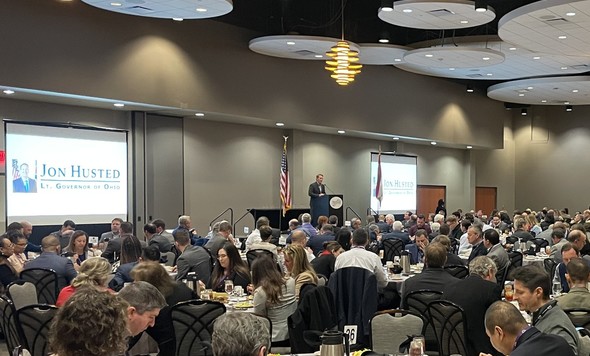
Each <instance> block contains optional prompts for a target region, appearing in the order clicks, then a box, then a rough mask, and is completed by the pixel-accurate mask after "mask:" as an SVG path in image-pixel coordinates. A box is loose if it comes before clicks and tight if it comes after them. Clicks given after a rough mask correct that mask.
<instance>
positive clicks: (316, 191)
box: [307, 182, 326, 199]
mask: <svg viewBox="0 0 590 356" xmlns="http://www.w3.org/2000/svg"><path fill="white" fill-rule="evenodd" d="M307 194H308V195H309V196H310V197H311V198H312V199H313V198H317V197H319V196H320V194H326V186H325V185H323V184H322V190H320V185H319V184H318V182H313V183H311V184H310V185H309V189H308V191H307Z"/></svg>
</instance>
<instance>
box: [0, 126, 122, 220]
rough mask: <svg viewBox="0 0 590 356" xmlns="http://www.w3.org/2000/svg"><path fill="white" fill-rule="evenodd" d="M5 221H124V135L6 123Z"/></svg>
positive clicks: (104, 131)
mask: <svg viewBox="0 0 590 356" xmlns="http://www.w3.org/2000/svg"><path fill="white" fill-rule="evenodd" d="M5 133H6V137H5V139H6V141H5V142H6V219H7V220H6V221H7V222H8V223H11V222H14V221H22V220H28V221H30V222H31V223H33V225H35V224H37V225H53V224H60V225H61V224H62V223H63V222H64V221H65V220H66V219H72V220H73V221H74V222H75V223H77V224H78V223H80V224H92V223H104V222H110V221H111V220H112V219H113V218H115V217H119V218H121V219H124V220H127V133H126V132H122V131H109V130H94V129H81V128H70V127H54V126H46V125H34V124H20V123H11V122H6V124H5Z"/></svg>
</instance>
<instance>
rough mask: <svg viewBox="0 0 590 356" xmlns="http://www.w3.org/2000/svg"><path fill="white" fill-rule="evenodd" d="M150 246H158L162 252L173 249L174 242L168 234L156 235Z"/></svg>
mask: <svg viewBox="0 0 590 356" xmlns="http://www.w3.org/2000/svg"><path fill="white" fill-rule="evenodd" d="M148 245H149V246H152V245H154V246H157V247H158V249H159V250H160V252H170V250H172V243H171V242H170V240H168V238H167V237H166V236H162V235H154V236H152V239H151V240H150V242H149V243H148Z"/></svg>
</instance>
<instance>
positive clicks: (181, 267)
mask: <svg viewBox="0 0 590 356" xmlns="http://www.w3.org/2000/svg"><path fill="white" fill-rule="evenodd" d="M176 268H177V272H178V273H177V275H176V280H177V281H180V280H183V279H185V278H186V276H187V274H188V273H189V272H197V276H198V278H199V280H201V281H203V282H204V283H205V284H207V283H209V277H210V276H211V268H212V259H211V255H210V254H209V252H207V250H205V248H203V247H201V246H192V245H189V246H187V248H186V249H185V250H184V251H183V252H182V254H181V255H180V256H178V259H177V260H176Z"/></svg>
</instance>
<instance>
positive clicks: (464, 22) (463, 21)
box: [461, 20, 469, 24]
mask: <svg viewBox="0 0 590 356" xmlns="http://www.w3.org/2000/svg"><path fill="white" fill-rule="evenodd" d="M461 23H462V24H466V23H469V21H467V20H461Z"/></svg>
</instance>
